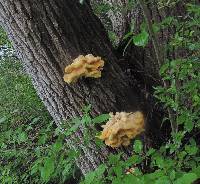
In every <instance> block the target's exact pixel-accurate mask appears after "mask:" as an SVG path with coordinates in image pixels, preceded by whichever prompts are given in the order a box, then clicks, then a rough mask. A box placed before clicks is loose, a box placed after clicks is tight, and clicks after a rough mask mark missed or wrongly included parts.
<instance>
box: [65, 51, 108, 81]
mask: <svg viewBox="0 0 200 184" xmlns="http://www.w3.org/2000/svg"><path fill="white" fill-rule="evenodd" d="M103 66H104V61H103V60H102V59H101V57H98V56H97V57H94V56H93V55H92V54H88V55H86V56H83V55H80V56H78V57H77V58H76V59H75V60H74V61H73V63H72V64H71V65H69V66H67V67H66V68H65V75H64V81H65V82H67V83H68V84H70V83H75V82H76V81H77V80H78V79H79V78H81V77H93V78H100V77H101V71H102V69H103Z"/></svg>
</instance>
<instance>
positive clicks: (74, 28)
mask: <svg viewBox="0 0 200 184" xmlns="http://www.w3.org/2000/svg"><path fill="white" fill-rule="evenodd" d="M0 22H1V24H2V25H3V26H4V27H5V29H6V30H7V32H8V34H9V37H10V39H11V41H12V43H13V45H14V48H15V50H16V52H17V54H18V57H19V58H20V59H21V61H22V62H23V64H24V66H25V69H26V71H27V72H28V74H29V75H30V76H31V78H32V82H33V84H34V86H35V89H36V90H37V93H38V95H39V96H40V98H41V99H42V101H43V102H44V104H45V106H46V107H47V109H48V111H49V112H50V114H51V116H52V117H53V118H54V120H55V121H56V122H57V123H58V124H59V123H60V122H62V121H63V120H68V119H70V118H73V117H75V116H80V115H81V114H82V111H81V109H82V107H83V106H84V105H86V104H88V103H90V104H91V105H92V115H97V114H100V113H105V112H106V113H107V112H116V111H134V110H138V109H141V107H140V103H139V100H138V95H137V94H135V93H134V90H133V89H131V87H130V86H129V84H128V81H127V78H126V76H125V75H124V74H123V72H122V70H121V69H120V67H119V66H118V65H117V64H116V63H117V59H116V57H115V55H114V54H113V49H112V46H111V44H110V42H109V40H108V38H107V35H106V32H105V30H104V27H103V26H102V24H101V23H100V21H99V19H98V18H97V17H96V16H95V15H94V14H93V12H92V10H91V7H90V5H89V3H88V2H87V1H85V3H84V4H83V5H81V4H80V3H79V1H78V0H73V1H71V0H58V1H54V0H41V1H37V0H0ZM88 53H92V54H94V55H98V56H101V57H102V58H103V59H104V60H105V61H106V64H105V67H104V70H103V75H102V78H100V79H81V80H79V82H77V83H76V84H73V85H67V84H65V83H64V81H63V74H64V72H63V71H64V67H65V66H66V65H69V64H70V63H71V62H72V60H73V59H74V58H75V57H77V56H78V55H80V54H88ZM65 123H66V122H65ZM75 136H76V138H78V139H79V144H77V142H75V141H74V136H72V137H71V138H70V139H68V140H67V142H68V143H69V147H70V148H73V149H76V148H77V147H79V148H80V149H81V156H80V159H79V161H78V162H77V164H78V167H79V168H80V169H81V171H82V172H83V173H84V174H85V173H86V172H88V171H89V170H92V169H95V168H96V167H97V166H98V165H99V164H100V163H101V162H104V161H105V159H106V157H107V155H108V153H109V152H110V149H109V148H106V147H102V148H101V150H98V149H97V148H96V147H95V143H94V142H90V144H89V145H88V146H87V147H85V146H84V144H83V132H82V130H79V131H78V132H76V135H75Z"/></svg>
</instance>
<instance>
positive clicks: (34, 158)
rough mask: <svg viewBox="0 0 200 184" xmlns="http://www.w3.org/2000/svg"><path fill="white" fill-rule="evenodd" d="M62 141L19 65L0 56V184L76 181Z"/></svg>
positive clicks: (69, 152)
mask: <svg viewBox="0 0 200 184" xmlns="http://www.w3.org/2000/svg"><path fill="white" fill-rule="evenodd" d="M65 144H66V143H64V137H63V136H62V135H57V134H56V132H55V126H54V124H53V121H52V119H51V118H50V115H49V114H48V112H47V110H46V108H45V107H44V105H43V104H42V102H41V101H40V100H39V98H38V96H37V94H36V92H35V90H34V88H33V86H32V84H31V81H30V79H29V78H28V77H27V75H25V74H24V72H23V70H22V67H21V64H20V63H19V62H18V61H16V59H14V58H6V57H5V58H4V59H1V60H0V183H2V184H4V183H17V184H19V183H20V184H22V183H47V182H48V181H50V182H51V183H53V182H56V183H67V182H69V183H71V182H73V183H76V181H75V180H74V179H73V177H72V175H73V172H74V171H75V164H74V156H75V153H73V152H72V151H70V150H66V145H65Z"/></svg>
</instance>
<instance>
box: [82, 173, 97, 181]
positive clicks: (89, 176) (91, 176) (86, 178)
mask: <svg viewBox="0 0 200 184" xmlns="http://www.w3.org/2000/svg"><path fill="white" fill-rule="evenodd" d="M94 178H95V172H94V171H93V172H89V173H88V174H87V175H86V176H85V181H84V183H85V184H93V183H92V182H93V181H94Z"/></svg>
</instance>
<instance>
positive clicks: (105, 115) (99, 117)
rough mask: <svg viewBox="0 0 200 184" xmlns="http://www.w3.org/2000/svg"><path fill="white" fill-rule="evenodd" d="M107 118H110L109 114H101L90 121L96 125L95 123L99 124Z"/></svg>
mask: <svg viewBox="0 0 200 184" xmlns="http://www.w3.org/2000/svg"><path fill="white" fill-rule="evenodd" d="M109 118H110V115H109V114H101V115H99V116H97V117H96V118H94V119H93V120H92V122H93V123H94V124H97V123H98V124H100V123H103V122H105V121H107V120H108V119H109Z"/></svg>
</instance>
